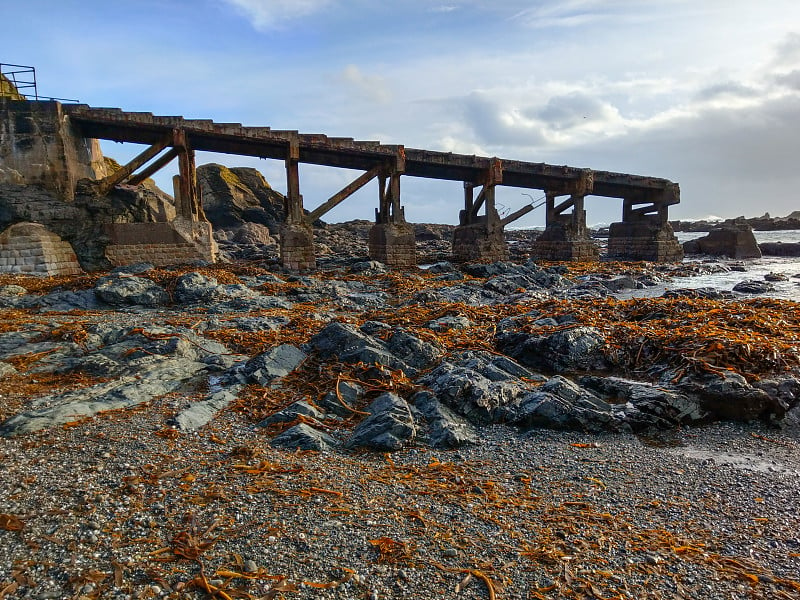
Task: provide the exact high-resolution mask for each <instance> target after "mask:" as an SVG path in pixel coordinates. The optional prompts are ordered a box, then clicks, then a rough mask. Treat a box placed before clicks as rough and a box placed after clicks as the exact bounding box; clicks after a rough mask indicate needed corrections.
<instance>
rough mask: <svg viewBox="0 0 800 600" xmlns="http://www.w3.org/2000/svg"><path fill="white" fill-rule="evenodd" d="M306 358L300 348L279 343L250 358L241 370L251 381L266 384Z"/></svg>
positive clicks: (283, 374)
mask: <svg viewBox="0 0 800 600" xmlns="http://www.w3.org/2000/svg"><path fill="white" fill-rule="evenodd" d="M306 358H308V355H307V354H306V353H305V352H303V351H302V350H300V348H298V347H296V346H292V345H291V344H281V345H280V346H276V347H275V348H270V349H269V350H267V351H266V352H264V353H263V354H259V355H258V356H256V357H254V358H251V359H250V360H249V361H247V364H245V365H244V368H243V369H242V371H243V373H244V375H245V376H246V377H247V378H248V379H250V380H251V381H253V382H255V383H258V384H259V385H264V386H266V385H269V384H270V383H272V381H273V380H274V379H277V378H279V377H285V376H286V375H288V374H289V373H291V372H292V371H294V370H295V369H296V368H297V367H298V366H300V364H301V363H302V362H303V361H304V360H305V359H306Z"/></svg>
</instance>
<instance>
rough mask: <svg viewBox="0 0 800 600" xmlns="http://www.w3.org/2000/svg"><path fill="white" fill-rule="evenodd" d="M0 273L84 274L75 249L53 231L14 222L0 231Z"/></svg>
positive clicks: (35, 225)
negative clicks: (0, 232) (14, 223)
mask: <svg viewBox="0 0 800 600" xmlns="http://www.w3.org/2000/svg"><path fill="white" fill-rule="evenodd" d="M0 272H2V273H28V274H31V275H46V276H53V275H79V274H81V273H83V269H81V266H80V264H78V258H77V256H75V252H74V251H73V249H72V246H70V245H69V244H68V243H67V242H65V241H63V240H62V239H61V238H60V237H58V236H57V235H56V234H54V233H51V232H49V231H47V230H46V229H45V228H44V227H43V226H41V225H38V224H35V223H17V224H16V225H12V226H11V227H9V228H8V229H6V230H5V231H4V232H3V233H2V234H0Z"/></svg>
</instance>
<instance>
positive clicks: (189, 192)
mask: <svg viewBox="0 0 800 600" xmlns="http://www.w3.org/2000/svg"><path fill="white" fill-rule="evenodd" d="M172 145H173V147H174V148H175V149H176V150H177V151H178V173H179V175H180V200H179V202H176V206H175V209H176V211H177V213H178V216H179V217H183V218H185V219H188V220H190V221H200V220H205V215H204V214H203V211H202V208H201V207H200V199H199V193H198V190H197V171H196V169H195V163H194V150H192V148H191V147H190V146H189V140H188V138H187V136H186V132H185V131H184V130H183V129H174V130H173V132H172Z"/></svg>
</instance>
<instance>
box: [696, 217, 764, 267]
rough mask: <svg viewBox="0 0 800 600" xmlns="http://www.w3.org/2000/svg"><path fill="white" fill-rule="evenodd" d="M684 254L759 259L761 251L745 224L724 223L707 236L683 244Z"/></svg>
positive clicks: (751, 230) (751, 231) (750, 229)
mask: <svg viewBox="0 0 800 600" xmlns="http://www.w3.org/2000/svg"><path fill="white" fill-rule="evenodd" d="M683 251H684V253H686V254H709V255H711V256H727V257H729V258H761V250H760V249H759V247H758V243H757V242H756V238H755V236H754V235H753V228H752V227H750V225H748V224H747V223H746V222H739V221H734V222H726V223H724V224H722V225H719V226H717V227H715V228H714V229H712V230H711V231H709V232H708V235H706V236H704V237H701V238H698V239H696V240H690V241H688V242H685V243H684V244H683Z"/></svg>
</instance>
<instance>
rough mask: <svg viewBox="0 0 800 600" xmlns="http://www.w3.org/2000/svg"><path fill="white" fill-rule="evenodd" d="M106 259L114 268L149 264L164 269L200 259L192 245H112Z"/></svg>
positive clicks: (107, 251)
mask: <svg viewBox="0 0 800 600" xmlns="http://www.w3.org/2000/svg"><path fill="white" fill-rule="evenodd" d="M106 258H107V259H108V261H109V262H110V263H111V264H112V265H114V266H122V265H130V264H133V263H138V262H147V263H150V264H152V265H155V266H157V267H164V266H167V265H175V264H183V263H191V262H194V261H196V260H198V258H200V257H199V256H198V253H197V249H196V248H195V247H194V246H193V245H192V244H110V245H108V246H106Z"/></svg>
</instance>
